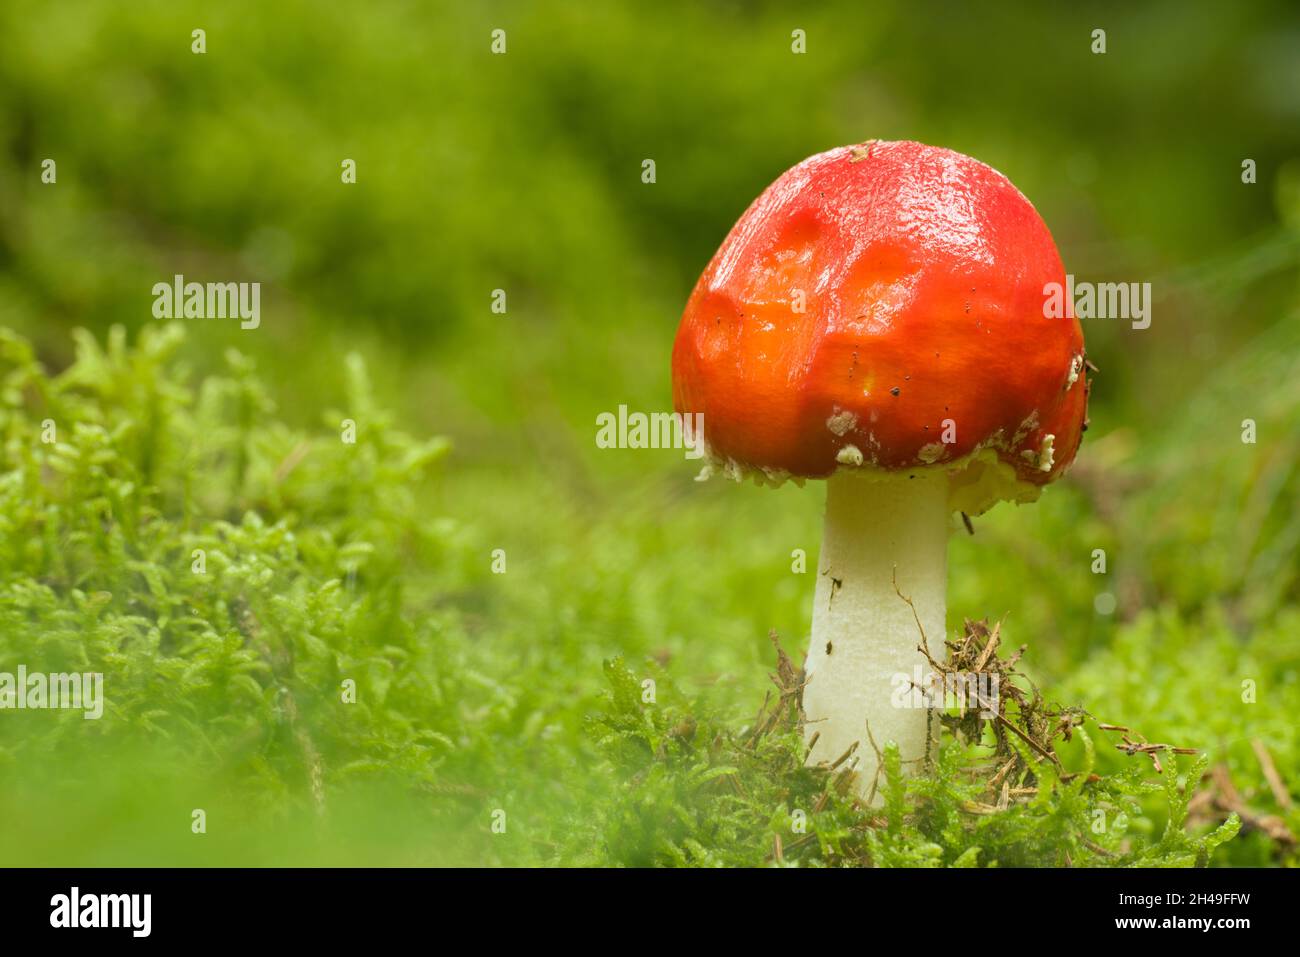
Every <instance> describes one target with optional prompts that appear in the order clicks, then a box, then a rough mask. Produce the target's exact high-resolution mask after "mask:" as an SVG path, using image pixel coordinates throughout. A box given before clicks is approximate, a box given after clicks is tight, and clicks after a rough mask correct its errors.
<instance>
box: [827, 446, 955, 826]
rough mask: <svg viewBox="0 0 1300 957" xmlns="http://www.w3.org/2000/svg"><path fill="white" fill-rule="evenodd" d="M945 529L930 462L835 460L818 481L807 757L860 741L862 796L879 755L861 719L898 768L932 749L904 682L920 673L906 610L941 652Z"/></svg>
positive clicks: (939, 481)
mask: <svg viewBox="0 0 1300 957" xmlns="http://www.w3.org/2000/svg"><path fill="white" fill-rule="evenodd" d="M948 527H949V509H948V478H947V476H946V475H945V474H944V473H943V472H942V471H940V470H924V471H918V472H912V473H907V472H902V473H898V474H891V475H882V474H881V473H874V474H871V475H866V474H862V473H855V472H853V471H852V470H850V469H840V470H839V471H837V472H836V473H835V474H834V475H832V476H831V478H830V479H828V480H827V482H826V522H825V527H824V532H823V539H822V551H821V560H820V562H819V566H818V575H817V592H816V599H815V601H816V604H815V605H814V606H813V618H812V644H811V646H810V647H809V650H808V659H807V663H806V668H807V671H808V676H809V681H808V685H807V688H806V689H805V691H804V712H805V714H806V715H807V719H808V721H807V724H806V726H805V732H804V734H805V740H807V741H812V740H813V737H814V735H815V736H816V742H815V744H814V745H813V747H812V750H811V752H810V754H809V757H808V761H809V763H810V764H815V763H817V762H819V761H825V762H827V763H830V762H833V761H835V760H836V759H837V758H839V757H841V756H842V755H843V754H844V753H845V752H846V751H848V749H849V748H850V747H851V746H852V745H853V743H854V742H859V743H858V747H857V750H856V751H854V753H853V757H852V758H851V759H850V760H854V759H856V761H857V764H856V767H855V770H856V771H857V772H858V789H859V792H860V793H861V794H862V795H863V796H864V797H865V796H867V795H868V794H870V792H871V789H872V783H873V781H875V780H876V769H877V764H878V761H877V758H876V753H875V751H874V749H873V748H872V746H871V741H870V740H869V739H868V738H867V734H866V731H867V727H868V725H870V727H871V735H872V737H873V738H874V739H875V742H876V744H877V745H878V746H879V747H880V749H881V751H882V752H883V750H884V748H885V744H886V742H889V741H894V742H896V743H897V744H898V747H899V753H900V756H901V758H902V760H903V762H904V764H903V768H904V770H905V771H908V772H911V773H915V772H916V771H917V770H919V769H920V768H921V767H922V766H923V765H924V763H925V761H926V759H927V757H929V756H931V755H932V754H933V744H932V742H933V741H934V740H937V734H938V717H937V715H936V716H935V719H934V721H933V722H931V720H930V711H929V710H928V709H927V708H926V707H924V706H918V705H919V704H920V702H918V701H917V700H915V699H916V698H917V697H918V695H914V694H912V693H911V688H912V684H911V683H912V682H913V681H914V680H915V681H916V682H917V684H922V683H923V682H924V681H925V679H926V677H927V676H928V675H929V672H930V666H929V663H928V662H927V661H926V660H925V657H924V656H923V655H922V654H921V652H920V651H919V650H918V646H919V645H920V643H921V634H920V632H919V631H918V629H917V618H919V619H920V624H921V627H922V628H923V629H924V630H925V635H926V639H927V647H928V648H929V650H930V653H931V654H932V655H934V656H935V658H936V660H942V658H943V640H944V636H945V633H944V613H945V611H946V600H945V587H946V575H947V547H948ZM895 575H896V576H897V582H898V587H897V590H895V587H894V581H895ZM900 593H901V594H902V595H903V596H905V597H906V598H909V599H911V601H912V606H914V607H915V609H916V617H914V616H913V614H912V607H911V606H909V605H908V603H907V602H906V601H904V600H903V598H901V597H899V595H900ZM932 725H933V726H932ZM928 739H929V740H928ZM841 767H843V765H841ZM879 781H880V785H881V786H883V784H884V771H883V770H882V771H881V772H880V779H879ZM878 802H879V793H877V803H878Z"/></svg>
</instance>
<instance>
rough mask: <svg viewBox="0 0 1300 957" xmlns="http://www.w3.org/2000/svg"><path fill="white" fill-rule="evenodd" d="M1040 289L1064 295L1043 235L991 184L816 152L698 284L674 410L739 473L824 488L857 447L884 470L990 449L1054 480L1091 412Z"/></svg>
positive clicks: (1013, 197) (915, 162) (1020, 204)
mask: <svg viewBox="0 0 1300 957" xmlns="http://www.w3.org/2000/svg"><path fill="white" fill-rule="evenodd" d="M1049 282H1059V283H1064V282H1065V274H1064V269H1063V267H1062V265H1061V259H1060V256H1059V255H1058V253H1057V251H1056V246H1055V244H1054V243H1053V241H1052V237H1051V234H1050V233H1049V232H1048V230H1047V227H1046V226H1045V225H1044V224H1043V221H1042V219H1041V218H1040V217H1039V216H1038V213H1037V212H1036V211H1035V210H1034V208H1033V206H1031V205H1030V203H1029V201H1028V200H1027V199H1025V198H1024V196H1022V195H1021V194H1020V193H1019V192H1018V191H1017V190H1016V188H1015V187H1014V186H1012V185H1011V183H1010V181H1009V180H1007V178H1006V177H1005V176H1003V175H1002V174H1001V173H998V172H997V171H996V170H993V169H991V168H990V167H988V166H985V165H984V164H983V163H980V162H978V161H977V160H974V159H971V158H970V157H968V156H963V155H962V154H960V153H954V152H952V151H951V150H946V149H938V148H935V147H930V146H923V145H921V144H919V143H911V142H897V143H885V142H872V143H864V144H862V145H861V146H851V147H842V148H839V149H834V150H831V151H829V152H827V153H821V154H819V155H817V156H813V157H810V158H809V159H806V160H804V161H803V162H802V163H800V164H799V165H797V166H795V167H793V168H792V169H790V170H788V171H787V172H786V173H784V174H783V175H782V176H781V177H780V178H779V179H777V180H776V182H774V183H773V184H772V185H771V186H769V187H768V188H767V190H765V191H764V193H763V194H762V195H761V196H760V197H759V198H758V199H757V200H755V202H754V203H753V205H752V206H750V208H749V209H748V210H747V211H746V212H745V214H744V215H743V216H741V218H740V220H739V221H738V222H737V223H736V225H735V226H734V227H733V228H732V230H731V232H730V234H728V236H727V238H726V239H725V240H724V241H723V243H722V246H721V248H720V249H719V250H718V251H717V253H716V254H715V255H714V257H713V260H712V261H711V262H710V263H709V265H708V268H706V269H705V270H704V273H703V275H701V276H700V279H699V282H698V283H697V284H696V286H695V290H694V292H693V293H692V294H691V297H690V300H689V302H688V303H687V306H686V310H685V313H684V314H683V316H682V321H681V325H680V327H679V329H678V332H677V340H676V343H675V344H674V348H673V397H674V403H675V406H676V408H677V410H678V411H680V412H690V413H696V412H702V413H703V414H704V432H705V437H706V439H707V441H708V443H709V445H710V447H711V449H712V451H713V452H714V453H715V454H717V455H719V456H721V457H723V458H728V459H733V460H735V461H737V462H739V463H742V464H745V465H750V466H760V467H766V468H769V469H782V470H785V471H788V472H790V473H792V474H795V475H800V476H808V477H820V476H826V475H828V474H830V473H831V472H832V471H834V470H835V468H836V467H837V460H836V456H837V454H839V452H840V450H841V449H842V448H843V447H844V446H846V445H850V444H851V445H853V446H855V447H856V448H857V449H858V450H860V451H861V453H862V454H863V456H864V457H865V459H866V465H867V466H868V467H869V466H872V465H874V466H876V467H878V468H883V469H891V470H894V469H902V468H908V467H911V466H916V465H921V464H931V463H932V462H936V461H937V462H939V463H942V462H952V461H954V460H957V459H960V458H961V457H962V456H964V455H966V454H967V453H969V452H971V451H973V450H975V449H976V447H977V446H980V445H981V444H986V445H990V446H993V447H997V448H998V453H999V455H1001V456H1002V457H1003V458H1004V459H1005V460H1006V461H1007V462H1009V463H1011V464H1012V465H1014V466H1015V468H1016V470H1017V472H1018V473H1019V474H1020V476H1021V477H1022V478H1024V479H1026V480H1028V481H1031V482H1034V483H1036V484H1045V483H1047V482H1049V481H1051V480H1052V479H1053V478H1055V477H1056V475H1058V474H1059V473H1060V472H1061V470H1062V469H1063V468H1064V467H1065V466H1066V465H1068V464H1069V462H1070V461H1071V460H1072V459H1073V458H1074V454H1075V451H1076V450H1077V448H1078V444H1079V439H1080V434H1081V427H1082V423H1083V418H1084V411H1085V407H1086V404H1087V397H1086V392H1087V383H1086V373H1085V372H1084V371H1083V370H1082V368H1081V365H1082V362H1083V335H1082V332H1081V331H1080V328H1079V323H1078V321H1077V320H1076V319H1075V318H1073V314H1072V313H1071V315H1070V317H1069V318H1065V319H1059V318H1046V317H1045V316H1044V308H1043V305H1044V299H1045V296H1044V286H1045V284H1047V283H1049ZM801 299H802V302H801V301H800V300H801ZM801 305H802V311H800V306H801ZM1072 375H1074V376H1075V378H1074V381H1073V382H1071V376H1072ZM846 413H847V414H846ZM832 417H838V418H836V419H835V425H836V429H832V428H830V427H828V421H829V420H831V419H832ZM946 426H947V427H948V429H947V431H948V433H949V435H952V433H953V432H955V441H953V442H951V443H944V442H942V437H943V435H944V432H945V427H946ZM841 428H842V429H843V430H844V434H842V435H840V434H836V432H837V431H838V430H839V429H841ZM1049 434H1050V435H1052V436H1054V442H1053V449H1052V452H1053V456H1052V461H1051V464H1050V468H1044V467H1043V466H1044V465H1046V459H1045V457H1043V456H1042V455H1041V452H1042V449H1043V447H1044V440H1045V438H1046V436H1047V435H1049Z"/></svg>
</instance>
